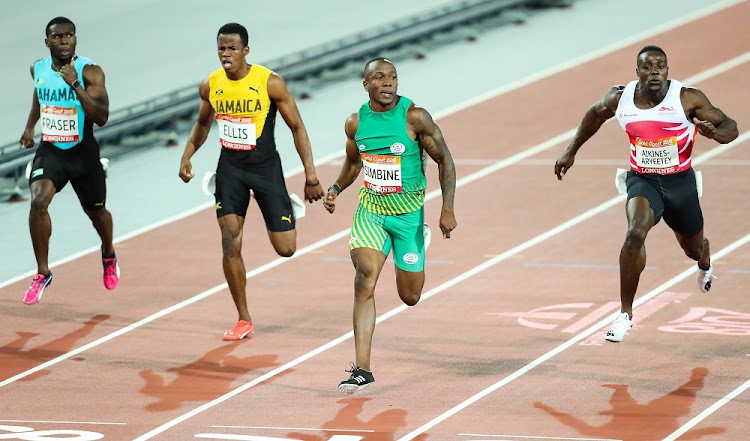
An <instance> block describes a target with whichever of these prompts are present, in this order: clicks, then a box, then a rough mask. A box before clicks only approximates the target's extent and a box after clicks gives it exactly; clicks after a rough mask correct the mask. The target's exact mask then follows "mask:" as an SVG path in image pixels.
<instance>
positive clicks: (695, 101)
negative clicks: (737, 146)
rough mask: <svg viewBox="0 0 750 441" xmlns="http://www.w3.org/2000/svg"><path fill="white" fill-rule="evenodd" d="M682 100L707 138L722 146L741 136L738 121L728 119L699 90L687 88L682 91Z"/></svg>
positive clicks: (691, 118)
mask: <svg viewBox="0 0 750 441" xmlns="http://www.w3.org/2000/svg"><path fill="white" fill-rule="evenodd" d="M680 98H681V99H682V102H683V103H684V104H683V106H684V107H687V108H688V109H690V110H688V112H689V114H690V118H689V119H690V120H692V121H693V122H694V123H695V125H696V126H697V127H698V131H699V132H700V134H701V135H703V136H705V137H706V138H711V139H715V140H716V141H717V142H719V143H721V144H726V143H728V142H731V141H734V139H735V138H737V136H739V134H740V133H739V130H738V129H737V121H735V120H733V119H732V118H730V117H728V116H727V115H726V114H725V113H724V112H722V111H721V109H719V108H718V107H714V105H713V104H711V101H709V100H708V97H707V96H706V95H705V94H704V93H703V92H701V91H700V90H698V89H694V88H692V87H685V88H683V89H682V91H681V94H680Z"/></svg>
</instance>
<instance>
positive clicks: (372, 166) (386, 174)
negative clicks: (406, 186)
mask: <svg viewBox="0 0 750 441" xmlns="http://www.w3.org/2000/svg"><path fill="white" fill-rule="evenodd" d="M361 156H362V168H363V169H364V172H365V187H366V188H368V189H370V190H372V191H375V192H377V193H381V194H389V193H401V189H402V187H401V157H400V156H384V155H370V154H368V153H361Z"/></svg>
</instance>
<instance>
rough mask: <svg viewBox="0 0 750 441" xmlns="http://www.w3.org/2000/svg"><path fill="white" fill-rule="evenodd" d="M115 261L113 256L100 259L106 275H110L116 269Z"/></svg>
mask: <svg viewBox="0 0 750 441" xmlns="http://www.w3.org/2000/svg"><path fill="white" fill-rule="evenodd" d="M116 263H117V258H116V257H113V258H111V259H102V264H103V265H104V273H105V274H107V275H108V276H111V275H112V274H114V273H115V272H116V271H117V270H116Z"/></svg>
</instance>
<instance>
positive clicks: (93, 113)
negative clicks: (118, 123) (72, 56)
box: [60, 61, 109, 127]
mask: <svg viewBox="0 0 750 441" xmlns="http://www.w3.org/2000/svg"><path fill="white" fill-rule="evenodd" d="M73 63H74V62H73V61H71V62H70V64H68V65H65V66H63V67H62V68H60V74H61V75H62V77H63V79H64V80H65V82H66V83H68V84H70V85H71V86H72V85H73V83H74V82H75V81H76V80H77V79H78V73H77V72H76V70H75V67H73ZM80 81H81V82H82V83H83V84H84V85H85V86H86V88H85V89H84V88H83V87H78V88H76V89H73V90H75V92H76V95H78V100H79V101H80V102H81V107H83V112H84V113H85V114H86V118H88V119H90V120H92V121H94V122H95V123H96V125H98V126H100V127H101V126H103V125H104V124H106V123H107V120H108V119H109V96H108V95H107V89H106V87H105V86H104V71H103V70H102V68H101V67H99V66H97V65H96V64H87V65H86V66H84V67H83V78H81V80H80Z"/></svg>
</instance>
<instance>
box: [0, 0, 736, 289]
mask: <svg viewBox="0 0 750 441" xmlns="http://www.w3.org/2000/svg"><path fill="white" fill-rule="evenodd" d="M743 1H744V0H725V1H721V2H717V3H715V4H713V5H711V6H708V7H706V8H704V9H699V10H697V11H694V12H692V13H690V14H687V15H684V16H682V17H678V18H676V19H674V20H671V21H668V22H665V23H662V24H661V25H660V26H657V27H655V28H652V29H649V30H647V31H643V32H641V33H638V34H634V35H632V36H631V37H629V38H626V39H623V40H620V41H619V42H617V43H615V44H611V45H609V46H605V47H603V48H600V49H597V50H595V51H591V52H588V53H586V54H584V55H582V56H580V57H578V58H574V59H572V60H570V61H567V62H565V63H560V64H558V65H556V66H553V67H552V68H550V69H545V70H542V71H539V72H537V73H535V74H534V75H527V76H525V77H524V78H523V79H522V80H519V81H515V82H512V83H510V84H507V85H505V86H502V87H499V88H497V89H494V90H492V91H489V92H487V93H483V94H481V95H478V96H476V97H474V98H469V99H468V100H464V101H462V102H460V103H458V104H456V105H455V106H450V107H448V108H446V109H444V110H442V111H439V112H436V113H435V115H433V117H434V119H436V120H437V119H442V118H444V117H446V116H449V115H452V114H454V113H458V112H460V111H462V110H465V109H467V108H469V107H472V106H475V105H477V104H479V103H482V102H484V101H488V100H490V99H492V98H496V97H498V96H500V95H503V94H506V93H509V92H512V91H514V90H516V89H520V88H522V87H525V86H528V85H529V84H532V83H534V82H536V81H540V80H543V79H545V78H547V77H551V76H552V75H555V74H558V73H560V72H563V71H565V70H568V69H572V68H574V67H577V66H579V65H580V64H581V63H582V62H584V61H585V62H590V61H591V60H592V59H594V58H599V57H602V56H604V55H607V54H609V53H611V52H614V51H616V50H619V49H622V48H624V47H627V46H629V45H631V44H635V43H637V42H639V41H641V40H645V39H647V38H650V37H652V36H654V35H658V34H661V33H663V32H667V31H668V30H670V29H674V28H677V27H680V26H683V25H685V24H687V23H689V22H691V21H695V20H698V19H700V18H703V17H705V16H707V15H710V14H713V13H715V12H718V11H721V10H723V9H726V8H729V7H732V6H734V5H737V4H740V3H742V2H743ZM746 55H747V54H746ZM740 64H741V63H740ZM715 69H722V68H721V65H719V66H716V67H715V68H714V69H709V70H708V71H706V72H704V74H707V73H709V72H710V75H709V76H713V75H717V74H718V73H721V72H720V71H717V72H714V70H715ZM698 81H700V80H696V79H695V77H693V79H688V80H685V81H684V83H685V84H690V83H696V82H698ZM343 156H344V152H343V151H342V152H338V153H331V154H329V155H326V156H324V157H322V158H320V159H316V160H315V164H316V165H323V164H325V163H327V162H330V161H332V160H334V159H337V158H341V157H343ZM303 171H304V168H303V167H297V168H296V169H293V170H291V171H290V172H289V173H285V174H284V177H285V178H289V177H290V176H294V175H297V174H299V173H301V172H303ZM211 206H213V202H210V203H209V202H206V203H204V204H200V205H198V206H196V207H193V208H191V209H188V210H185V211H183V212H182V213H178V214H176V215H174V216H171V217H169V218H166V219H163V220H161V221H158V222H154V223H152V224H149V225H145V226H143V227H141V228H138V229H136V230H134V231H132V232H130V233H127V234H124V235H122V236H118V237H117V238H115V243H119V242H123V241H125V240H127V239H131V238H133V237H135V236H138V235H140V234H143V233H146V232H148V231H151V230H154V229H156V228H159V227H161V226H163V225H166V224H169V223H172V222H176V221H178V220H180V219H183V218H186V217H188V216H191V215H193V214H195V213H198V212H200V211H202V210H205V209H207V208H209V207H211ZM95 251H99V247H98V246H95V247H91V248H88V249H85V250H83V251H79V252H77V253H74V254H71V255H70V256H67V257H64V258H62V259H58V260H56V261H54V262H52V263H51V264H50V268H55V267H57V266H59V265H62V264H64V263H67V262H70V261H72V260H75V259H78V258H79V257H82V256H85V255H87V254H89V253H93V252H95ZM34 274H35V272H34V271H33V270H32V271H29V272H26V273H24V274H21V275H18V276H16V277H12V278H10V279H8V280H6V281H4V282H0V288H4V287H6V286H8V285H10V284H12V283H15V282H18V281H19V280H23V279H27V278H30V277H31V276H33V275H34Z"/></svg>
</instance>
